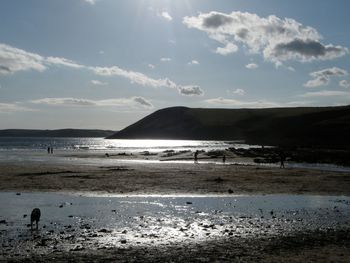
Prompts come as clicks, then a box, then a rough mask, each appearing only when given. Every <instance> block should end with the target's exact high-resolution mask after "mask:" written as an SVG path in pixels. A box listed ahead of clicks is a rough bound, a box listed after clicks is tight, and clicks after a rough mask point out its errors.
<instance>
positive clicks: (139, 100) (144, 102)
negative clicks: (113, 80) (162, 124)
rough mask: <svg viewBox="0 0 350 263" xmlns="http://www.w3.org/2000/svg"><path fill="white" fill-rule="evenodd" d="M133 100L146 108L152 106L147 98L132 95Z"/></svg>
mask: <svg viewBox="0 0 350 263" xmlns="http://www.w3.org/2000/svg"><path fill="white" fill-rule="evenodd" d="M132 99H133V100H134V101H135V102H137V103H139V104H141V105H143V106H145V107H146V108H153V105H152V103H150V102H149V101H148V100H146V99H145V98H142V97H133V98H132Z"/></svg>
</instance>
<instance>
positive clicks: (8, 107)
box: [0, 103, 34, 113]
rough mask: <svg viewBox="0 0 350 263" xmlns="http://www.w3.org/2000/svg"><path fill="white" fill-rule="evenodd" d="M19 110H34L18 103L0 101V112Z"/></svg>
mask: <svg viewBox="0 0 350 263" xmlns="http://www.w3.org/2000/svg"><path fill="white" fill-rule="evenodd" d="M19 111H34V110H33V109H30V108H27V107H23V106H21V105H19V104H18V103H0V113H11V112H19Z"/></svg>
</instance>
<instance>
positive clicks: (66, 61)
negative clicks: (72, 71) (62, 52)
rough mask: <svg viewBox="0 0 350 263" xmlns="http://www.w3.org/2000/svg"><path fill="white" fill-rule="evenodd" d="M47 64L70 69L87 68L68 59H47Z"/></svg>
mask: <svg viewBox="0 0 350 263" xmlns="http://www.w3.org/2000/svg"><path fill="white" fill-rule="evenodd" d="M45 62H46V63H47V64H51V65H56V66H65V67H69V68H76V69H79V68H84V67H85V66H83V65H79V64H77V63H76V62H74V61H72V60H69V59H66V58H59V57H47V58H46V60H45Z"/></svg>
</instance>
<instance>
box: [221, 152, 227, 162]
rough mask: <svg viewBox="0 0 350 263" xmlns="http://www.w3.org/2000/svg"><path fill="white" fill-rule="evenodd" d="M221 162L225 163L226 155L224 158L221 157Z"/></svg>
mask: <svg viewBox="0 0 350 263" xmlns="http://www.w3.org/2000/svg"><path fill="white" fill-rule="evenodd" d="M222 162H223V163H225V162H226V155H225V154H224V156H222Z"/></svg>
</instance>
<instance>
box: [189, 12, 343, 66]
mask: <svg viewBox="0 0 350 263" xmlns="http://www.w3.org/2000/svg"><path fill="white" fill-rule="evenodd" d="M183 23H184V24H185V25H186V26H187V27H188V28H194V29H198V30H200V31H203V32H205V33H207V35H208V36H209V37H210V38H211V39H214V40H216V41H218V42H219V43H221V44H223V45H224V47H218V48H217V53H219V54H223V55H227V54H229V53H233V52H235V51H237V50H238V44H241V45H242V46H244V47H246V48H247V49H248V51H249V52H250V53H254V54H261V55H262V56H263V57H264V58H265V59H266V60H268V61H271V62H273V63H276V64H280V63H281V62H283V61H287V60H296V61H300V62H310V61H313V60H329V59H334V58H337V57H341V56H344V55H345V54H347V53H348V52H349V51H348V49H347V48H346V47H342V46H336V45H332V44H328V45H325V44H323V43H322V42H321V39H322V36H321V35H320V34H319V33H318V32H317V30H316V29H314V28H312V27H310V26H305V25H302V24H301V23H299V22H297V21H296V20H294V19H290V18H279V17H277V16H275V15H270V16H268V17H260V16H258V15H257V14H253V13H248V12H239V11H238V12H232V13H230V14H225V13H220V12H209V13H201V14H199V15H198V16H192V17H188V16H186V17H184V19H183Z"/></svg>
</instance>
